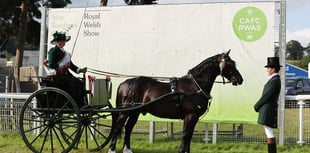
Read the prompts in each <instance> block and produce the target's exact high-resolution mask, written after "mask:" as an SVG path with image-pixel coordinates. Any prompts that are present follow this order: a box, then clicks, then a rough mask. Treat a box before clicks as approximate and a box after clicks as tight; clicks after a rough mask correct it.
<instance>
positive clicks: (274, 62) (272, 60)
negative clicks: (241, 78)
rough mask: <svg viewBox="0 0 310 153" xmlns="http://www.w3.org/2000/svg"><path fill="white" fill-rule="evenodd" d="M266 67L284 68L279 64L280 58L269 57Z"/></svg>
mask: <svg viewBox="0 0 310 153" xmlns="http://www.w3.org/2000/svg"><path fill="white" fill-rule="evenodd" d="M265 67H282V66H281V65H280V62H279V57H268V58H267V65H266V66H265Z"/></svg>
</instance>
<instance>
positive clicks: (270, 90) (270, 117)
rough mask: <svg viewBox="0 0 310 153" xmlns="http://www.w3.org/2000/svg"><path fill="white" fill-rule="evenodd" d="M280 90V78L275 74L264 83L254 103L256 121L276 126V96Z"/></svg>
mask: <svg viewBox="0 0 310 153" xmlns="http://www.w3.org/2000/svg"><path fill="white" fill-rule="evenodd" d="M280 90H281V80H280V76H279V75H275V76H273V77H272V78H270V79H269V81H268V82H267V83H266V84H265V86H264V89H263V93H262V96H261V98H260V99H259V100H258V101H257V102H256V104H255V105H254V109H255V111H256V112H259V114H258V120H257V123H259V124H262V125H266V126H269V127H271V128H277V127H278V97H279V94H280Z"/></svg>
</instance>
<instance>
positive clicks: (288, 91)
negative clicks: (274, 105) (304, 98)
mask: <svg viewBox="0 0 310 153" xmlns="http://www.w3.org/2000/svg"><path fill="white" fill-rule="evenodd" d="M285 95H310V79H309V78H306V77H291V78H286V80H285Z"/></svg>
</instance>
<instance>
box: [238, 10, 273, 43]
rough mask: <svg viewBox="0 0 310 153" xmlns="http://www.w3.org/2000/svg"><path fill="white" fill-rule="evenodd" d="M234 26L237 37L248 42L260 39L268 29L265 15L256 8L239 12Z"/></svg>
mask: <svg viewBox="0 0 310 153" xmlns="http://www.w3.org/2000/svg"><path fill="white" fill-rule="evenodd" d="M232 24H233V29H234V32H235V34H236V35H237V37H238V38H239V39H241V40H243V41H246V42H253V41H256V40H258V39H260V38H261V37H262V36H263V35H264V34H265V32H266V29H267V19H266V16H265V14H264V13H263V12H262V11H261V10H260V9H258V8H256V7H245V8H242V9H241V10H239V11H238V12H237V13H236V15H235V16H234V19H233V23H232Z"/></svg>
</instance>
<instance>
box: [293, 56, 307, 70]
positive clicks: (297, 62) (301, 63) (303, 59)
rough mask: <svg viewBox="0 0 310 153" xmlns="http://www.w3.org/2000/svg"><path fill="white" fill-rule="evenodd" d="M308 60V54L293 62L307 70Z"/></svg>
mask: <svg viewBox="0 0 310 153" xmlns="http://www.w3.org/2000/svg"><path fill="white" fill-rule="evenodd" d="M309 62H310V55H307V56H305V57H303V58H302V59H301V60H299V61H296V62H294V65H295V66H298V67H300V68H302V69H305V70H308V63H309Z"/></svg>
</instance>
